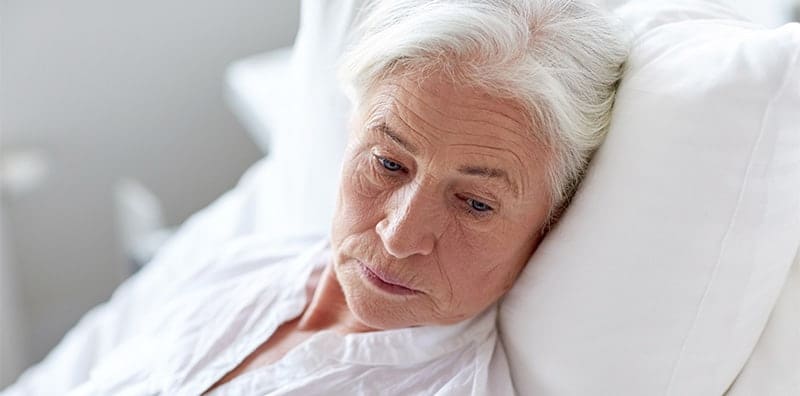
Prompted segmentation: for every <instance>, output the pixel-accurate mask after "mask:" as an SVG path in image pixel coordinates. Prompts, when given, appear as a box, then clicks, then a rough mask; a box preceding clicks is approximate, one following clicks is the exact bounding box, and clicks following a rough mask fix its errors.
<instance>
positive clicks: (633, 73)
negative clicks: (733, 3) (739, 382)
mask: <svg viewBox="0 0 800 396" xmlns="http://www.w3.org/2000/svg"><path fill="white" fill-rule="evenodd" d="M668 4H669V5H667V3H666V2H650V3H649V4H647V3H645V2H642V3H635V4H631V5H629V6H628V7H625V8H623V9H621V10H620V11H619V14H620V15H621V16H622V17H623V18H624V20H626V21H627V22H628V23H630V24H631V26H634V30H635V31H636V37H635V41H634V44H633V49H632V53H631V57H630V60H629V65H628V71H627V74H626V77H625V78H624V79H623V82H622V84H621V86H620V88H619V93H618V98H617V102H616V105H615V110H614V115H613V121H612V126H611V130H610V132H609V135H608V138H607V140H606V141H605V143H604V144H603V146H602V147H601V149H600V150H599V151H598V153H597V155H596V156H595V158H594V159H593V162H592V164H591V167H590V169H589V171H588V174H587V176H586V178H585V180H584V181H583V184H582V186H581V188H580V190H579V192H578V193H577V195H576V197H575V199H574V200H573V202H572V204H571V205H570V207H569V210H568V211H567V213H566V214H565V215H564V217H563V218H562V220H561V221H560V222H559V223H558V225H557V226H556V228H555V229H554V230H553V231H552V232H551V233H550V234H549V235H548V236H547V237H546V238H545V240H544V241H543V243H542V244H541V245H540V247H539V249H538V250H537V252H536V253H535V254H534V256H533V257H532V259H531V261H530V262H529V263H528V266H527V268H526V269H525V271H524V272H523V274H522V275H521V277H520V278H519V280H518V281H517V283H516V285H515V286H514V288H513V289H512V291H511V292H510V293H509V294H508V295H507V296H506V298H505V300H504V302H503V304H502V309H501V323H500V324H501V332H502V333H503V340H504V342H505V346H506V350H507V353H508V356H509V360H510V365H511V368H512V374H513V379H514V382H515V386H516V388H517V390H518V391H519V392H520V394H523V395H655V394H658V395H663V394H669V395H720V394H723V393H724V392H725V390H726V389H727V388H728V386H729V385H730V384H731V383H732V381H733V380H734V379H735V377H736V375H737V373H738V372H739V371H740V370H741V368H742V367H743V365H744V364H745V362H746V360H747V359H748V356H749V355H750V352H751V350H752V348H753V346H754V345H755V343H756V341H757V340H758V337H759V335H760V333H761V331H762V329H763V328H764V326H765V323H766V320H767V318H768V316H769V313H770V311H771V309H772V307H773V306H774V304H775V301H776V298H777V296H778V294H779V292H780V290H781V286H782V285H783V283H784V281H785V279H786V276H787V273H788V269H789V267H790V265H791V262H792V260H793V258H794V254H795V252H796V251H797V249H798V246H800V58H799V57H800V25H798V24H789V25H786V26H783V27H781V28H779V29H774V30H769V29H763V28H759V27H758V26H755V25H753V24H750V23H747V22H744V21H740V20H733V19H730V16H731V15H732V13H731V12H730V11H728V10H725V9H724V8H721V7H720V6H719V5H716V4H713V3H698V2H696V1H694V2H687V3H676V2H669V3H668ZM708 4H712V5H711V6H708ZM687 18H693V19H687Z"/></svg>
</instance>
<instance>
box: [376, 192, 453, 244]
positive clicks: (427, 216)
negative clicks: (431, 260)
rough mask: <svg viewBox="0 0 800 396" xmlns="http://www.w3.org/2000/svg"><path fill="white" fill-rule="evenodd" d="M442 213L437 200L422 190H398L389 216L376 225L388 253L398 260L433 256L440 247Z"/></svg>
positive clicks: (389, 203) (387, 213)
mask: <svg viewBox="0 0 800 396" xmlns="http://www.w3.org/2000/svg"><path fill="white" fill-rule="evenodd" d="M409 187H410V186H409ZM441 210H442V209H441V208H437V205H436V200H435V199H434V197H432V196H429V195H426V194H425V193H423V192H422V191H421V189H419V188H417V189H412V188H407V189H405V190H404V191H397V192H396V193H395V194H394V195H393V196H392V199H390V200H388V201H387V208H386V211H385V213H386V217H384V218H383V219H382V220H381V221H379V222H378V224H376V225H375V231H376V232H377V233H378V235H379V236H380V238H381V241H382V242H383V246H384V248H385V249H386V252H387V253H389V254H391V255H392V256H394V257H396V258H406V257H410V256H413V255H415V254H420V255H429V254H431V253H432V252H433V248H434V246H435V245H436V239H437V232H436V229H437V224H438V223H440V221H437V219H439V218H440V217H441V216H442V213H441Z"/></svg>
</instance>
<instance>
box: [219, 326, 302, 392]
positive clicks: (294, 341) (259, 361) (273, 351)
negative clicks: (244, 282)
mask: <svg viewBox="0 0 800 396" xmlns="http://www.w3.org/2000/svg"><path fill="white" fill-rule="evenodd" d="M312 335H313V333H312V332H306V331H299V330H298V329H297V319H295V320H293V321H291V322H287V323H284V324H283V325H281V326H280V327H279V328H278V329H277V330H275V333H274V334H273V335H272V336H271V337H270V338H269V339H268V340H266V341H265V342H264V343H262V344H261V345H259V347H258V348H256V350H255V351H253V352H252V353H250V355H248V356H247V357H245V358H244V359H243V360H242V361H241V362H240V363H239V364H238V365H237V366H236V367H235V368H234V369H233V370H231V371H229V372H228V373H227V374H225V375H224V376H223V377H222V378H220V379H219V380H218V381H217V382H216V383H214V385H212V386H211V387H210V388H209V389H208V390H207V391H206V393H208V392H210V391H212V390H213V389H215V388H217V387H219V386H221V385H223V384H225V383H228V382H230V381H232V380H234V379H235V378H237V377H239V376H241V375H244V374H246V373H248V372H250V371H253V370H255V369H258V368H260V367H264V366H268V365H270V364H273V363H275V362H277V361H278V360H280V359H281V358H282V357H283V356H284V355H286V353H288V352H289V351H290V350H292V349H293V348H294V347H296V346H298V345H300V344H301V343H302V342H303V341H305V340H307V339H308V338H309V337H311V336H312Z"/></svg>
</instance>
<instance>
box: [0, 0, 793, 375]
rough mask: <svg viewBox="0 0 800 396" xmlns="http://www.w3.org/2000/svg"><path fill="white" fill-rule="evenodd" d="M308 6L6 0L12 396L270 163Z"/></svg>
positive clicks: (0, 362) (758, 14) (4, 275)
mask: <svg viewBox="0 0 800 396" xmlns="http://www.w3.org/2000/svg"><path fill="white" fill-rule="evenodd" d="M622 2H624V1H620V0H608V1H607V3H609V5H616V4H619V3H622ZM727 2H728V3H730V4H731V5H733V6H734V8H736V9H738V10H739V11H740V12H741V13H742V14H744V15H746V16H748V17H749V18H751V19H753V20H755V21H757V22H759V23H762V24H764V25H766V26H770V27H773V26H778V25H780V24H782V23H785V22H788V21H790V20H797V19H798V17H799V16H800V0H727ZM299 3H300V0H291V1H288V0H267V1H263V0H262V1H257V0H239V1H236V2H211V1H208V0H193V1H189V0H169V1H154V0H141V1H137V2H118V1H107V0H74V1H70V2H63V1H56V0H0V389H2V388H3V387H4V386H5V385H7V384H8V383H10V382H12V381H13V380H14V379H15V378H16V377H17V375H18V374H19V373H20V372H21V370H23V369H24V368H25V367H27V366H29V365H30V364H32V363H35V362H36V361H39V360H41V359H42V358H43V357H44V356H45V355H46V353H47V352H48V351H49V350H50V349H51V348H52V347H53V346H54V345H55V344H56V343H57V342H58V341H59V340H60V338H61V337H62V336H63V335H64V333H65V332H66V331H67V330H68V329H69V328H70V327H72V326H73V325H74V324H75V323H76V322H77V320H78V319H79V318H80V317H81V315H82V314H83V313H84V312H86V311H87V310H88V309H90V308H91V307H93V306H95V305H97V304H98V303H100V302H102V301H104V300H106V299H108V297H109V296H110V295H111V293H112V291H113V290H114V288H115V287H116V286H117V285H118V284H119V283H120V282H121V281H123V280H124V279H125V278H126V277H128V276H130V274H132V273H133V272H134V271H135V270H136V269H137V266H138V265H141V264H143V263H146V261H147V259H148V258H149V257H150V255H152V253H153V251H154V250H155V249H156V248H157V247H158V246H159V244H160V243H161V242H162V241H163V240H164V239H165V238H166V237H168V236H169V233H170V231H171V229H172V228H174V227H176V226H178V225H180V224H181V223H182V222H183V221H184V220H185V219H186V218H187V217H188V216H189V215H191V214H192V213H194V212H196V211H197V210H199V209H201V208H203V207H204V206H206V205H207V204H209V203H210V202H212V201H213V200H214V199H215V198H216V197H218V196H219V195H220V194H222V193H223V192H224V191H226V190H228V189H230V188H231V187H233V186H234V184H235V183H236V181H237V180H238V178H239V176H240V175H241V174H242V172H243V171H244V170H245V169H246V168H247V167H248V166H249V165H250V164H252V163H254V162H255V161H257V160H258V159H259V158H261V157H262V156H263V155H264V154H265V152H266V144H265V140H264V138H263V136H264V133H265V131H264V130H263V128H262V126H261V125H260V124H259V114H258V109H259V106H263V104H264V103H269V101H270V92H269V91H265V90H264V89H260V83H261V82H264V81H268V80H269V79H270V78H273V79H274V78H275V73H276V70H278V69H276V67H275V64H276V62H277V63H279V61H280V60H281V59H285V58H286V56H287V55H288V53H287V52H286V50H285V49H284V50H278V51H275V50H276V49H280V48H284V47H286V46H290V45H291V44H292V42H293V40H294V37H295V34H296V32H297V28H298V20H299V10H300V4H299ZM272 100H274V98H272Z"/></svg>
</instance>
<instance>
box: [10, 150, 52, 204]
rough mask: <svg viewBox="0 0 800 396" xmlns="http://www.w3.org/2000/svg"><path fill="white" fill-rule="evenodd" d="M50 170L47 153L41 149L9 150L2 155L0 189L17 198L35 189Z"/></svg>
mask: <svg viewBox="0 0 800 396" xmlns="http://www.w3.org/2000/svg"><path fill="white" fill-rule="evenodd" d="M49 171H50V164H49V161H48V159H47V155H46V154H45V152H44V151H43V150H41V149H20V150H9V151H6V152H3V153H2V157H0V191H2V194H3V196H4V197H8V198H12V199H13V198H16V197H20V196H22V195H25V194H27V193H29V192H30V191H33V190H35V189H36V188H37V187H39V186H40V185H41V184H42V183H44V181H45V179H47V175H48V173H49Z"/></svg>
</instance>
